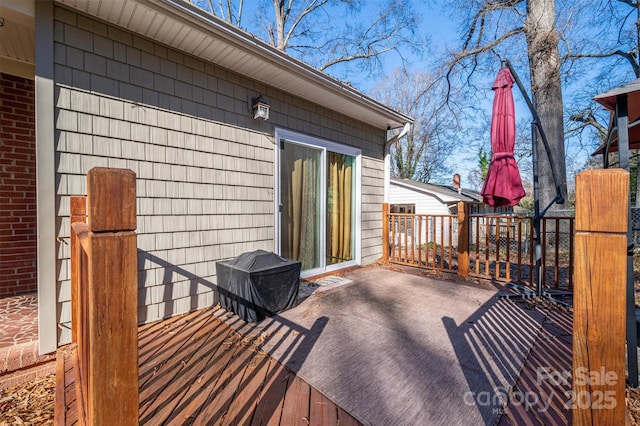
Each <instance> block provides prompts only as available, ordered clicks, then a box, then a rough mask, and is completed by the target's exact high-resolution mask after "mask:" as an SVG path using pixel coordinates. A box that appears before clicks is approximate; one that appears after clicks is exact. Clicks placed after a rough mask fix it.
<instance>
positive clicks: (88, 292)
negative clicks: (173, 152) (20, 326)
mask: <svg viewBox="0 0 640 426" xmlns="http://www.w3.org/2000/svg"><path fill="white" fill-rule="evenodd" d="M135 229H136V175H135V173H134V172H132V171H130V170H123V169H108V168H102V167H96V168H93V169H91V170H90V171H89V173H88V174H87V196H86V198H85V197H72V198H71V287H72V290H71V291H72V340H73V345H74V347H73V350H74V354H73V360H74V364H75V366H74V369H75V371H76V377H77V380H76V400H77V401H78V402H77V410H78V418H79V422H80V423H81V424H82V423H85V422H86V423H87V424H89V425H98V424H105V425H110V424H119V425H132V424H138V341H137V339H138V335H137V331H138V328H137V325H138V320H137V303H138V297H137V272H138V266H137V237H136V233H135Z"/></svg>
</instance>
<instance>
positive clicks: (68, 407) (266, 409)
mask: <svg viewBox="0 0 640 426" xmlns="http://www.w3.org/2000/svg"><path fill="white" fill-rule="evenodd" d="M227 322H228V321H227ZM138 342H139V344H140V346H139V354H141V356H140V370H139V373H140V393H139V396H140V417H139V420H140V424H163V425H174V424H175V425H184V424H226V425H249V424H255V425H266V424H269V425H290V424H313V425H319V426H322V425H336V424H337V422H338V420H339V419H342V420H340V424H341V425H359V424H360V423H358V422H357V421H356V420H355V419H354V418H353V417H351V416H350V415H349V414H348V413H346V412H344V410H341V409H339V407H337V406H336V405H335V404H334V403H333V402H331V401H330V400H329V399H328V398H326V397H325V396H324V395H322V394H321V393H319V392H318V391H317V390H315V389H313V388H312V387H311V386H309V384H308V383H306V382H305V381H303V380H302V379H300V378H299V377H297V376H296V375H295V374H294V373H293V372H292V371H291V370H289V369H288V368H287V367H285V366H283V365H282V364H281V363H279V362H278V361H276V360H275V359H274V358H272V357H271V356H269V355H268V354H266V353H265V352H263V351H261V350H260V349H258V347H257V346H255V345H254V344H253V343H252V342H251V341H250V340H248V339H246V338H243V337H242V336H241V335H240V334H238V333H237V332H236V331H235V330H233V329H232V328H231V327H230V326H229V325H228V324H227V323H225V322H224V321H223V320H222V319H221V318H220V312H219V311H215V310H212V309H204V310H200V311H195V312H192V313H190V314H186V315H182V316H179V317H174V318H170V319H168V320H166V321H160V322H157V323H154V324H150V325H144V326H141V327H140V328H139V339H138ZM58 356H60V357H61V361H62V363H61V364H59V367H58V371H62V370H64V373H63V374H62V377H60V378H59V382H58V386H57V389H58V392H57V393H58V394H60V393H61V394H62V398H60V400H61V401H64V408H62V407H59V409H58V410H57V411H62V413H56V416H57V418H56V422H57V423H56V424H61V425H75V424H77V418H78V405H77V404H76V400H77V397H78V396H77V394H76V386H75V370H74V364H73V354H72V352H71V351H69V350H64V349H61V350H59V352H58ZM312 395H313V398H315V401H316V405H317V407H316V409H315V410H314V413H310V409H309V407H310V406H311V404H312V402H311V398H312ZM57 398H58V396H57ZM327 413H329V414H327ZM314 415H316V416H318V417H317V418H314V417H313V416H314ZM290 419H291V420H292V421H289V420H290Z"/></svg>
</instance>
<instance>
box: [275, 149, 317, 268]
mask: <svg viewBox="0 0 640 426" xmlns="http://www.w3.org/2000/svg"><path fill="white" fill-rule="evenodd" d="M285 147H286V148H285V152H284V153H283V156H282V158H283V161H282V173H283V175H282V182H283V188H282V190H283V193H282V228H283V229H282V239H281V246H282V247H281V253H282V255H283V256H284V257H286V258H289V259H295V260H300V261H301V262H302V269H303V270H304V269H311V268H315V267H318V266H319V262H318V254H319V253H318V251H319V250H318V247H319V244H318V243H319V241H318V224H319V223H320V222H319V220H320V217H319V215H320V211H319V209H318V204H319V203H318V201H317V200H318V198H317V197H318V186H319V168H318V162H319V152H318V151H315V150H312V149H309V148H306V147H303V146H300V145H296V144H287V145H285Z"/></svg>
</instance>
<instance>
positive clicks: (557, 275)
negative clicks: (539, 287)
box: [553, 217, 560, 288]
mask: <svg viewBox="0 0 640 426" xmlns="http://www.w3.org/2000/svg"><path fill="white" fill-rule="evenodd" d="M555 243H556V247H555V253H554V255H555V258H556V260H555V262H554V266H555V267H554V271H553V272H554V280H555V283H554V287H555V288H559V287H560V251H559V250H560V218H558V217H557V218H555Z"/></svg>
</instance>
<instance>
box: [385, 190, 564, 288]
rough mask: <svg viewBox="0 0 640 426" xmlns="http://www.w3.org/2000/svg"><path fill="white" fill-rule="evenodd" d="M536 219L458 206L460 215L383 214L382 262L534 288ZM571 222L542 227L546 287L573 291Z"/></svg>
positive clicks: (550, 221) (547, 220) (555, 220)
mask: <svg viewBox="0 0 640 426" xmlns="http://www.w3.org/2000/svg"><path fill="white" fill-rule="evenodd" d="M532 222H533V221H532V218H531V217H526V216H506V215H482V216H481V215H470V214H469V213H468V206H467V205H466V204H464V203H459V204H458V214H457V215H425V214H402V213H388V209H387V208H383V227H384V228H383V235H384V237H385V241H384V250H383V253H384V254H383V256H384V258H385V260H388V261H389V262H392V263H397V264H403V265H410V266H416V267H421V268H425V269H433V270H438V271H444V272H455V273H457V274H459V275H461V276H473V277H479V278H485V279H491V280H495V281H500V282H513V283H519V284H529V285H530V284H532V280H533V278H532V277H533V270H534V266H535V258H534V238H533V230H532V225H533V224H532ZM573 223H574V220H573V218H571V217H557V216H547V217H544V218H543V219H542V221H541V245H542V264H543V265H544V267H543V268H542V270H541V278H542V282H543V283H544V285H545V287H547V288H555V289H563V290H571V289H572V288H573V277H572V276H573V244H574V239H573V234H574V229H573V227H574V225H573Z"/></svg>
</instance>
